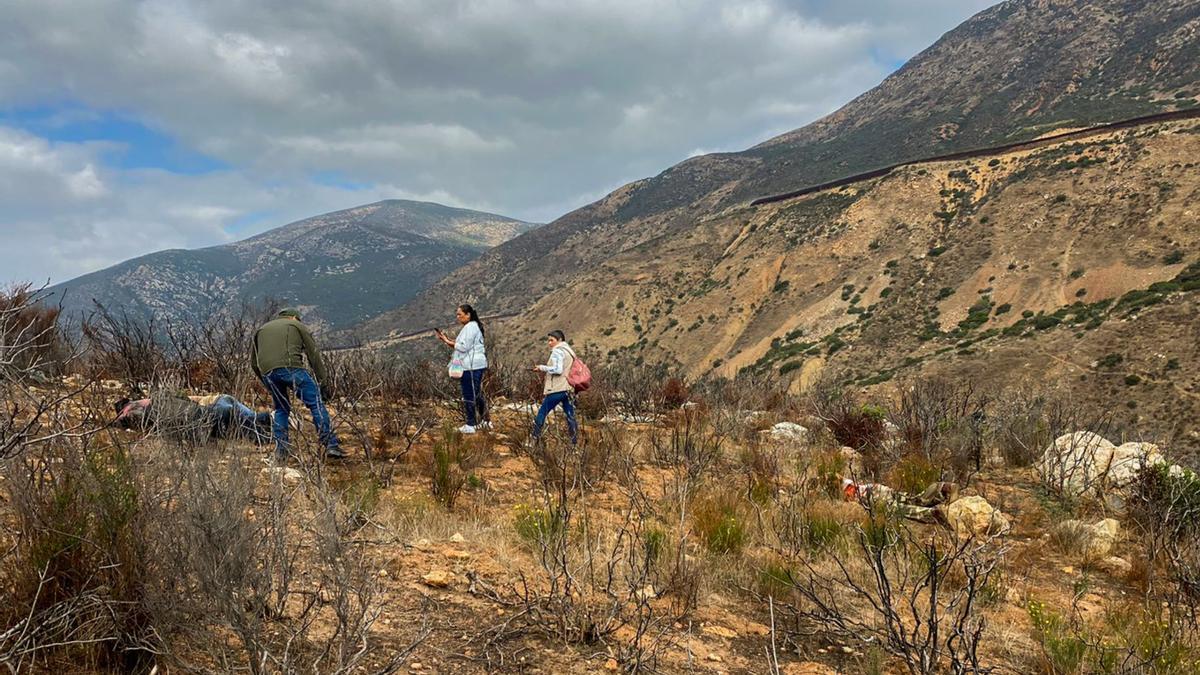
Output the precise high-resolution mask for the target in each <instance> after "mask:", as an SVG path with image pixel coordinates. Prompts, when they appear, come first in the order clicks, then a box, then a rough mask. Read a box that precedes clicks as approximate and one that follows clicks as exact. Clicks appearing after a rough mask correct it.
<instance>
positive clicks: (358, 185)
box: [309, 171, 374, 191]
mask: <svg viewBox="0 0 1200 675" xmlns="http://www.w3.org/2000/svg"><path fill="white" fill-rule="evenodd" d="M309 179H310V180H311V181H312V182H314V183H316V184H318V185H324V186H326V187H334V188H338V189H341V190H352V191H358V190H368V189H370V188H372V187H374V184H372V183H365V182H363V181H357V180H354V179H352V178H350V177H349V176H347V175H346V174H344V173H342V172H341V171H316V172H313V173H312V174H309Z"/></svg>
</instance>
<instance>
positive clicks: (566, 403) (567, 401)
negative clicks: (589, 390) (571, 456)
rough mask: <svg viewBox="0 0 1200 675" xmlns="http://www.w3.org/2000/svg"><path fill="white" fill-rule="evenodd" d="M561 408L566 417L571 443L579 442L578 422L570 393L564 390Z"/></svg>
mask: <svg viewBox="0 0 1200 675" xmlns="http://www.w3.org/2000/svg"><path fill="white" fill-rule="evenodd" d="M562 409H563V414H564V415H565V416H566V418H567V431H569V432H570V433H571V445H577V444H578V443H579V422H578V421H576V420H575V404H574V403H572V402H571V395H570V394H568V393H566V392H563V399H562Z"/></svg>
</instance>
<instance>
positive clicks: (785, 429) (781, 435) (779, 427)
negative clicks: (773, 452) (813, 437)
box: [770, 422, 808, 443]
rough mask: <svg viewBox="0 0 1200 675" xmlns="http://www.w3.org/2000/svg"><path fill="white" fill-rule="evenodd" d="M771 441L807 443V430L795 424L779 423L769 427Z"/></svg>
mask: <svg viewBox="0 0 1200 675" xmlns="http://www.w3.org/2000/svg"><path fill="white" fill-rule="evenodd" d="M770 433H771V440H775V441H787V442H791V443H804V442H807V441H808V429H806V428H804V427H802V426H800V425H799V424H796V423H795V422H780V423H779V424H776V425H775V426H773V427H771V430H770Z"/></svg>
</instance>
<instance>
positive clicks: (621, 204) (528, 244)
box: [366, 0, 1200, 336]
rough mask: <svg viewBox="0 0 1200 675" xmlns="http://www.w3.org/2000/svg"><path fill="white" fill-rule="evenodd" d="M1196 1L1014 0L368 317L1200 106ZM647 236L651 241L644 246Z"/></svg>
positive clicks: (545, 280) (414, 323) (393, 325)
mask: <svg viewBox="0 0 1200 675" xmlns="http://www.w3.org/2000/svg"><path fill="white" fill-rule="evenodd" d="M1198 28H1200V3H1197V2H1196V1H1195V0H1170V1H1167V2H1155V3H1147V2H1128V1H1123V0H1098V1H1094V2H1077V1H1071V2H1062V1H1055V2H1047V1H1045V0H1036V1H1035V0H1010V1H1009V2H1004V3H1001V4H999V5H996V6H995V7H992V8H990V9H988V10H986V11H984V12H981V13H980V14H978V15H976V16H975V17H973V18H971V19H970V20H968V21H966V22H965V23H963V24H962V25H961V26H959V27H958V28H955V29H954V30H952V31H950V32H949V33H947V34H946V35H945V36H943V37H942V38H941V39H940V40H938V41H937V42H936V43H935V44H934V45H932V46H931V47H929V48H928V49H926V50H925V51H923V52H921V53H920V54H918V55H917V56H915V57H914V58H913V59H912V60H911V61H909V62H908V63H907V64H906V65H905V66H904V67H902V68H901V69H900V70H898V71H897V72H895V73H894V74H892V75H891V76H890V77H888V78H887V79H886V80H884V82H883V83H881V84H880V85H879V86H878V87H876V88H874V89H872V90H871V91H869V92H867V93H865V94H863V95H862V96H860V97H858V98H857V99H855V100H854V101H852V102H850V103H849V104H847V105H846V106H844V107H843V108H841V109H840V110H838V111H836V112H834V113H833V114H831V115H829V116H827V117H825V118H823V119H821V120H818V121H816V122H814V123H812V124H810V125H808V126H806V127H804V128H802V129H799V130H797V131H794V132H791V133H787V134H784V135H782V136H779V137H777V138H774V139H771V140H769V141H766V142H764V143H762V144H760V145H758V146H756V147H754V148H750V149H748V150H746V151H743V152H737V153H722V154H712V155H705V156H701V157H696V158H692V159H689V160H687V161H685V162H682V163H681V164H678V165H676V166H674V167H672V168H670V169H668V170H666V171H664V172H662V173H661V174H659V175H658V176H655V177H653V178H648V179H645V180H640V181H636V182H634V183H631V184H629V185H626V186H625V187H623V188H621V189H619V190H617V191H615V192H613V193H612V194H610V195H608V196H607V197H605V198H603V199H601V200H599V201H597V202H595V203H594V204H590V205H588V206H585V207H583V208H581V209H579V210H577V211H574V212H572V213H569V214H567V215H565V216H563V217H561V218H559V219H558V220H556V221H554V222H553V223H551V224H549V225H547V226H545V227H542V228H539V229H538V230H536V231H535V232H531V233H529V234H527V235H525V236H523V237H518V238H516V239H514V240H512V241H510V242H506V243H505V244H504V245H503V246H500V247H497V248H496V249H495V250H493V251H490V252H489V253H488V254H487V255H484V256H482V257H481V258H480V259H479V260H477V261H475V262H473V263H472V264H471V265H469V266H467V267H466V268H464V269H463V270H460V271H458V272H456V273H455V275H454V277H453V279H452V280H448V281H447V283H444V284H441V285H435V286H433V287H432V288H431V289H430V290H429V291H428V292H426V293H423V294H421V295H420V296H418V297H417V298H415V299H414V301H413V302H411V303H409V305H408V306H406V307H404V308H403V310H402V311H399V312H396V313H394V314H385V315H383V316H381V317H379V318H378V319H376V320H374V321H372V322H371V323H369V324H368V325H367V326H366V330H367V332H368V333H370V334H373V335H377V336H383V335H386V334H387V333H389V332H390V331H398V332H406V331H409V330H412V329H415V328H420V327H424V326H427V325H431V324H432V323H434V322H436V321H439V320H440V319H441V318H442V317H443V316H444V315H445V307H446V306H447V305H451V304H453V303H454V302H456V301H457V300H459V299H461V298H464V297H465V298H468V299H471V300H474V301H476V302H477V304H479V305H480V306H481V307H486V308H488V311H489V312H496V313H508V312H516V311H520V310H523V309H525V308H528V306H529V305H530V303H531V302H532V301H533V300H535V299H536V298H538V297H540V296H541V295H543V294H544V293H546V292H547V290H549V289H552V288H557V287H560V286H562V285H564V284H566V283H569V282H570V280H571V279H573V278H574V277H575V275H576V273H577V272H578V271H579V270H585V269H587V268H589V267H590V266H592V265H594V264H597V263H598V262H600V261H604V260H607V259H609V258H611V257H612V256H613V255H616V254H618V253H620V252H622V251H629V250H632V249H634V248H636V247H638V246H642V245H644V244H646V243H647V242H651V241H653V240H655V239H657V238H660V237H664V236H667V233H668V232H673V231H675V229H677V228H679V227H683V228H685V229H686V228H688V227H689V226H690V225H691V224H692V223H694V222H695V221H696V220H697V219H699V218H702V217H705V216H708V215H712V214H714V213H719V212H721V211H722V210H724V209H726V208H730V207H734V206H737V205H739V204H743V203H746V202H749V201H751V200H752V199H753V198H755V197H759V196H762V195H765V194H772V193H778V192H785V191H788V190H791V189H795V188H797V187H802V186H805V185H808V184H813V183H819V182H824V181H827V180H832V179H835V178H838V177H841V176H844V175H848V174H852V173H857V172H860V171H864V170H868V169H872V168H875V167H878V166H884V165H888V164H892V163H895V162H898V161H903V160H909V159H916V158H920V157H927V156H932V155H937V154H943V153H946V152H952V151H956V150H964V149H970V148H976V147H982V146H987V145H992V144H998V143H1004V142H1008V141H1013V140H1020V139H1025V138H1034V137H1037V136H1041V135H1044V134H1046V133H1048V132H1050V131H1052V130H1054V129H1058V128H1064V127H1068V128H1072V127H1079V126H1085V125H1088V124H1092V123H1096V122H1101V121H1111V120H1118V119H1122V118H1127V117H1133V116H1138V115H1143V114H1150V113H1155V112H1161V111H1164V110H1171V109H1176V108H1183V107H1191V106H1195V105H1196V99H1195V97H1196V96H1197V95H1200V41H1198V40H1196V39H1195V34H1196V31H1197V30H1198ZM647 250H653V247H651V248H649V249H647Z"/></svg>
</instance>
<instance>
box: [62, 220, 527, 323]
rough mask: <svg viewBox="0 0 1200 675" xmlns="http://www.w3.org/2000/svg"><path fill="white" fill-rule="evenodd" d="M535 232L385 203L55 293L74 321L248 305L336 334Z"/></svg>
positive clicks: (85, 279)
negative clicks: (263, 305)
mask: <svg viewBox="0 0 1200 675" xmlns="http://www.w3.org/2000/svg"><path fill="white" fill-rule="evenodd" d="M532 227H535V225H534V224H531V223H525V222H523V221H519V220H516V219H512V218H507V217H504V216H498V215H495V214H489V213H485V212H482V211H473V210H469V209H459V208H454V207H448V206H443V205H441V204H434V203H431V202H415V201H409V200H384V201H380V202H374V203H371V204H365V205H361V206H357V207H352V208H349V209H341V210H338V211H332V212H329V213H325V214H321V215H319V216H313V217H311V218H305V219H302V220H298V221H295V222H292V223H288V224H286V225H282V226H280V227H276V228H272V229H270V230H267V231H266V232H262V233H260V234H257V235H254V236H252V237H248V238H246V239H243V240H240V241H237V242H231V243H228V244H220V245H216V246H209V247H204V248H199V249H168V250H164V251H157V252H154V253H149V254H146V255H142V256H138V257H136V258H132V259H130V260H127V261H124V262H121V263H118V264H116V265H113V266H111V267H108V268H105V269H103V270H98V271H96V272H92V273H89V274H85V275H82V276H80V277H77V278H75V279H72V280H70V281H67V282H64V283H62V284H57V285H55V286H52V287H50V288H49V289H47V296H48V298H47V300H48V301H49V302H61V303H62V304H63V307H64V311H65V312H66V314H67V315H68V316H73V317H82V316H85V315H86V314H88V313H89V312H90V311H92V310H93V309H94V303H99V304H101V305H104V306H106V307H108V308H110V309H113V310H117V311H124V312H126V313H129V314H131V315H133V316H135V317H140V318H144V319H145V318H151V317H153V318H154V319H156V320H157V321H158V322H159V323H160V324H161V323H164V322H165V323H177V324H188V323H193V322H195V321H198V320H199V321H203V320H204V319H205V318H206V317H207V316H209V315H211V314H214V313H218V312H221V311H224V310H225V309H226V308H228V307H229V306H230V305H231V304H237V303H238V302H241V301H250V302H257V301H263V300H267V299H271V300H277V301H280V302H285V303H289V304H296V305H299V306H301V307H302V308H303V309H304V310H305V311H306V313H307V314H308V317H309V319H310V320H311V321H312V323H313V324H314V325H315V326H317V327H319V328H324V329H336V328H339V327H345V326H348V325H352V324H354V323H356V322H358V321H362V320H363V319H365V318H367V317H369V316H371V315H372V314H374V313H378V312H381V311H384V310H386V309H389V308H391V307H395V306H397V305H399V304H401V303H402V302H403V301H404V300H406V299H407V298H409V297H411V296H412V295H413V294H414V293H416V292H417V291H419V290H420V289H421V288H424V287H425V286H427V285H429V284H430V283H433V282H434V281H437V280H438V279H440V278H441V277H442V276H444V275H445V274H446V273H447V272H449V271H450V270H452V269H454V268H456V267H458V266H460V265H462V264H463V263H465V262H467V261H469V260H471V259H473V258H474V257H476V256H478V255H479V253H480V252H482V251H484V250H487V249H488V248H490V247H491V246H494V245H495V244H496V243H499V242H502V241H504V240H505V239H507V238H511V237H512V236H514V235H516V234H518V233H520V232H524V231H527V230H529V229H530V228H532Z"/></svg>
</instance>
